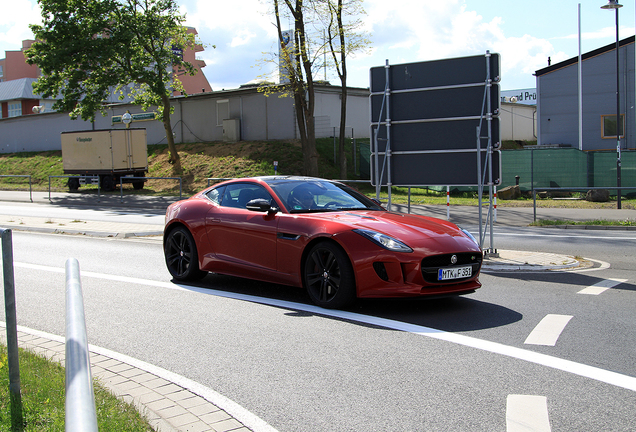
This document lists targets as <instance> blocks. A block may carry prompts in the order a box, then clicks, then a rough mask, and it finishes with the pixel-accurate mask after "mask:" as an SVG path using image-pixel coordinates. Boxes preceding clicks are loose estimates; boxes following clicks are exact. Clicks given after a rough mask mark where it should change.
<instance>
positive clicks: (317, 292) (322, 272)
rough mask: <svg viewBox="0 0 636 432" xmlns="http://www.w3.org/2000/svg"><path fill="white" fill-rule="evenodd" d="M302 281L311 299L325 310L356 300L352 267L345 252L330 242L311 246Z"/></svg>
mask: <svg viewBox="0 0 636 432" xmlns="http://www.w3.org/2000/svg"><path fill="white" fill-rule="evenodd" d="M303 283H304V286H305V289H306V290H307V293H308V294H309V297H310V298H311V301H312V302H314V303H315V304H316V305H318V306H320V307H324V308H328V309H339V308H343V307H345V306H348V305H350V304H352V303H353V302H354V301H355V299H356V284H355V277H354V274H353V267H352V266H351V262H350V261H349V257H348V256H347V254H346V253H345V252H344V251H343V250H342V249H341V248H340V247H339V246H337V245H335V244H333V243H330V242H322V243H318V244H317V245H315V246H314V247H312V248H311V250H310V251H309V253H308V254H307V259H306V260H305V263H304V272H303Z"/></svg>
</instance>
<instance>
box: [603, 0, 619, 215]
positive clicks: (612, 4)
mask: <svg viewBox="0 0 636 432" xmlns="http://www.w3.org/2000/svg"><path fill="white" fill-rule="evenodd" d="M622 7H623V5H622V4H619V3H618V1H617V0H608V2H607V4H606V5H603V6H601V9H614V10H615V11H616V186H617V187H618V188H619V189H617V195H618V196H617V198H618V199H617V208H619V209H620V208H621V189H620V187H621V134H620V130H619V128H618V127H619V125H620V118H621V104H620V93H619V85H620V69H619V64H618V48H619V46H618V41H619V39H618V10H619V9H620V8H622Z"/></svg>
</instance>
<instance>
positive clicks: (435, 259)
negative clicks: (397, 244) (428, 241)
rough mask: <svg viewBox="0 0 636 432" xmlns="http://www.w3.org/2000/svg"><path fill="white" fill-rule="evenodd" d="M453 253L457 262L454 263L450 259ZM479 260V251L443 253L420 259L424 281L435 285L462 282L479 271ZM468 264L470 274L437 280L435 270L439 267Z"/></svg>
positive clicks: (480, 259) (480, 256) (465, 265)
mask: <svg viewBox="0 0 636 432" xmlns="http://www.w3.org/2000/svg"><path fill="white" fill-rule="evenodd" d="M453 255H454V256H456V257H457V262H456V263H455V264H453V263H452V261H451V259H452V257H453ZM481 261H482V254H481V253H479V252H477V253H475V252H466V253H456V254H443V255H434V256H430V257H426V258H424V259H423V260H422V276H424V280H425V281H426V282H428V283H432V284H436V285H437V284H446V283H457V282H462V281H464V280H468V279H471V278H472V277H474V276H475V275H476V274H477V272H479V269H480V268H481ZM469 265H470V266H471V267H472V275H471V276H470V277H467V278H461V279H450V280H445V281H440V280H437V272H438V270H439V269H440V268H445V269H447V268H453V267H467V266H469Z"/></svg>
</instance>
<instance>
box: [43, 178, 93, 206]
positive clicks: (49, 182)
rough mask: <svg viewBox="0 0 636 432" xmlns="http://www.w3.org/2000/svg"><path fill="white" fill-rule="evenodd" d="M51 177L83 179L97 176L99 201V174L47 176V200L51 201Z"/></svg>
mask: <svg viewBox="0 0 636 432" xmlns="http://www.w3.org/2000/svg"><path fill="white" fill-rule="evenodd" d="M52 178H67V179H68V178H78V179H79V178H85V179H94V178H97V202H100V201H101V195H100V191H101V185H100V179H99V176H91V175H79V176H75V175H57V176H49V201H51V179H52Z"/></svg>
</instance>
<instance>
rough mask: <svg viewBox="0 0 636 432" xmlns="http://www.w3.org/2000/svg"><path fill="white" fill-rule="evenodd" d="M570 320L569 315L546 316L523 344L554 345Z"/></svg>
mask: <svg viewBox="0 0 636 432" xmlns="http://www.w3.org/2000/svg"><path fill="white" fill-rule="evenodd" d="M571 319H572V316H571V315H546V316H545V317H544V318H543V319H542V320H541V322H539V324H537V326H536V327H535V328H534V330H532V332H531V333H530V334H529V335H528V337H527V338H526V341H525V342H524V344H528V345H545V346H554V345H556V342H557V339H559V336H560V335H561V333H562V332H563V329H565V326H566V325H568V322H570V320H571Z"/></svg>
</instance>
